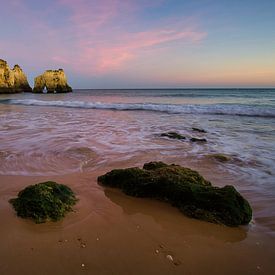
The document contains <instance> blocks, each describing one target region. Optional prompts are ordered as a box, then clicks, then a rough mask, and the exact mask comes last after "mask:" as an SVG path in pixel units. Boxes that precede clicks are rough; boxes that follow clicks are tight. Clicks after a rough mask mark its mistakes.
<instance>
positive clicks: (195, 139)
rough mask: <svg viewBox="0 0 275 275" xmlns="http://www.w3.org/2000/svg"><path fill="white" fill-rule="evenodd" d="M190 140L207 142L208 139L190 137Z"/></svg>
mask: <svg viewBox="0 0 275 275" xmlns="http://www.w3.org/2000/svg"><path fill="white" fill-rule="evenodd" d="M190 141H191V142H207V140H206V139H205V138H195V137H192V138H190Z"/></svg>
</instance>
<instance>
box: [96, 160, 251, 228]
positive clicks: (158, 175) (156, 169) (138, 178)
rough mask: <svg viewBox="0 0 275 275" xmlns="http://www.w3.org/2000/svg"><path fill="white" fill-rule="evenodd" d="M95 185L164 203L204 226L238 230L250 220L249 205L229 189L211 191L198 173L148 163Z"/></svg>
mask: <svg viewBox="0 0 275 275" xmlns="http://www.w3.org/2000/svg"><path fill="white" fill-rule="evenodd" d="M98 182H99V183H101V184H103V185H106V186H111V187H116V188H120V189H122V191H123V192H124V193H126V194H127V195H131V196H135V197H144V198H156V199H160V200H163V201H167V202H169V203H170V204H172V205H173V206H175V207H177V208H179V209H180V211H182V212H183V213H184V214H186V215H187V216H189V217H192V218H196V219H201V220H205V221H208V222H213V223H219V224H224V225H228V226H238V225H244V224H248V223H249V222H250V220H251V218H252V209H251V207H250V205H249V203H248V202H247V201H246V200H245V199H244V198H243V197H242V196H241V195H240V193H238V192H237V191H236V189H235V188H234V187H233V186H225V187H223V188H219V187H214V186H212V185H211V183H210V182H209V181H207V180H205V179H204V178H203V177H202V176H201V175H200V174H199V173H198V172H196V171H193V170H191V169H189V168H185V167H181V166H179V165H174V164H171V165H167V164H165V163H163V162H150V163H146V164H144V166H143V169H140V168H138V167H133V168H127V169H115V170H112V171H110V172H108V173H106V174H105V175H102V176H100V177H98Z"/></svg>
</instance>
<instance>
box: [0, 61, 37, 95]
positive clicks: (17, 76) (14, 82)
mask: <svg viewBox="0 0 275 275" xmlns="http://www.w3.org/2000/svg"><path fill="white" fill-rule="evenodd" d="M31 91H32V88H31V87H30V85H29V83H28V80H27V77H26V75H25V74H24V72H23V70H22V69H21V68H20V66H19V65H15V66H14V68H13V69H10V68H9V65H8V63H7V62H6V61H5V60H2V59H0V93H21V92H31Z"/></svg>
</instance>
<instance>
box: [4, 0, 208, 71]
mask: <svg viewBox="0 0 275 275" xmlns="http://www.w3.org/2000/svg"><path fill="white" fill-rule="evenodd" d="M162 1H163V0H156V1H151V2H150V3H149V2H148V1H145V0H140V1H135V0H124V1H120V0H100V1H96V0H89V1H88V0H77V1H76V0H57V1H56V2H55V3H54V4H52V5H49V6H48V7H47V8H46V9H45V10H42V11H37V10H31V9H30V7H28V6H27V5H24V1H18V0H14V1H13V2H11V4H10V5H11V6H12V7H13V8H12V10H13V14H14V16H16V17H17V18H19V20H20V24H23V25H26V26H28V29H27V30H26V31H28V32H29V33H28V35H31V43H32V44H35V45H32V47H31V48H32V50H31V51H30V50H29V45H28V44H26V43H23V44H21V45H20V50H19V51H18V54H19V55H21V56H22V55H23V56H25V57H26V58H33V59H35V60H37V61H38V62H39V63H44V64H45V65H47V66H48V65H49V64H58V65H57V66H58V67H64V68H68V69H70V70H73V71H77V72H81V73H82V74H86V75H98V74H106V73H110V72H112V71H114V70H123V69H125V68H126V67H127V66H128V67H129V64H131V61H132V60H136V59H139V58H141V59H142V58H143V55H144V52H145V51H146V53H147V54H148V53H150V52H153V51H155V50H156V48H158V49H159V48H162V49H165V50H167V51H169V50H170V47H172V46H171V45H172V44H174V43H186V42H190V43H198V42H200V41H201V40H203V39H204V37H205V36H206V35H207V34H206V33H205V32H203V31H200V30H198V28H197V26H196V24H195V23H194V22H190V21H186V20H185V21H184V22H183V19H179V18H173V19H172V20H170V21H169V22H168V23H167V22H165V23H164V22H160V23H159V24H158V26H157V27H156V26H154V27H150V26H148V27H146V28H145V27H144V26H143V29H142V28H140V30H139V31H138V30H137V29H138V28H135V31H133V30H131V28H130V27H131V26H128V25H127V24H123V23H124V21H123V20H125V21H127V23H129V24H130V25H133V26H138V23H139V22H138V18H137V13H138V11H139V10H141V9H143V8H145V7H149V6H152V5H160V4H161V3H162ZM53 11H55V12H54V13H53ZM63 11H65V13H64V14H66V17H65V18H64V22H63V24H57V25H54V24H52V21H51V19H52V18H53V17H54V16H57V15H58V13H59V12H63ZM47 18H49V19H48V20H47ZM7 51H10V50H9V49H7ZM13 51H14V47H13ZM43 60H44V61H43Z"/></svg>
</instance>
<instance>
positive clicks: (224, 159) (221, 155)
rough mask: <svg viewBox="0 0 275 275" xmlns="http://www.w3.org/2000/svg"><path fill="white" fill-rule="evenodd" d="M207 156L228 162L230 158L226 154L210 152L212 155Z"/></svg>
mask: <svg viewBox="0 0 275 275" xmlns="http://www.w3.org/2000/svg"><path fill="white" fill-rule="evenodd" d="M208 157H210V158H212V159H215V160H217V161H219V162H228V161H230V160H231V158H230V156H227V155H224V154H212V155H208Z"/></svg>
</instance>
